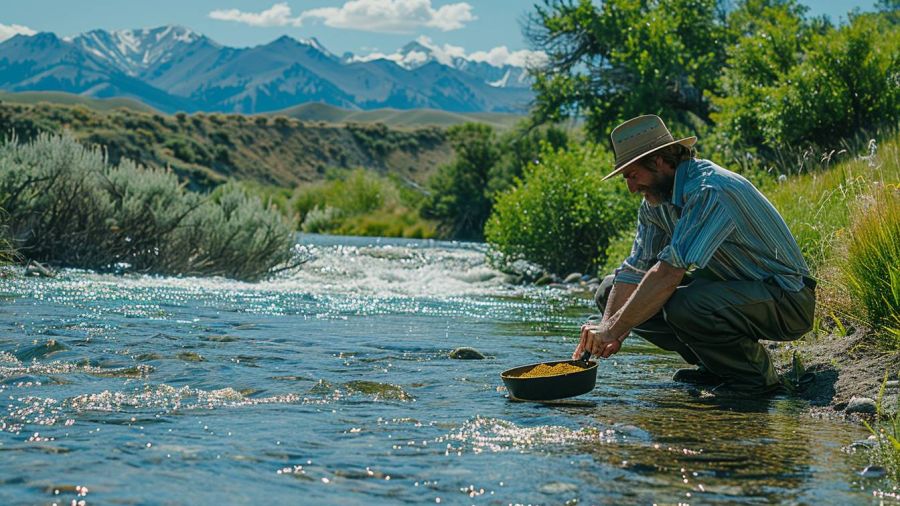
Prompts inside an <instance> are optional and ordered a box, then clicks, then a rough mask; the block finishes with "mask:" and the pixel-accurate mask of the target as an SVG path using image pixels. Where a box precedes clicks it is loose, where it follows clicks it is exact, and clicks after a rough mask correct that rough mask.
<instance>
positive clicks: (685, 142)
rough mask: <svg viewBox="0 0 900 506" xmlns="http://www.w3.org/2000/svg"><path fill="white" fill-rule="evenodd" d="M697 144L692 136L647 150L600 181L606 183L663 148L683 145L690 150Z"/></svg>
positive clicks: (617, 167)
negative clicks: (626, 168)
mask: <svg viewBox="0 0 900 506" xmlns="http://www.w3.org/2000/svg"><path fill="white" fill-rule="evenodd" d="M696 143H697V137H696V136H693V135H692V136H690V137H685V138H684V139H678V140H677V141H672V142H667V143H666V144H663V145H662V146H656V147H655V148H653V149H650V150H647V151H646V152H644V153H641V154H639V155H637V156H635V157H634V158H632V159H631V160H628V161H627V162H623V163H620V164H617V165H616V167H615V170H613V171H612V172H610V173H609V174H607V175H606V176H604V178H603V179H601V180H600V181H606V180H607V179H609V178H611V177H613V176H615V175H616V174H618V173H620V172H622V170H623V169H624V168H625V167H628V166H629V165H631V164H632V163H634V162H636V161H638V160H640V159H641V158H643V157H645V156H647V155H649V154H650V153H653V152H655V151H659V150H660V149H662V148H666V147H669V146H671V145H673V144H681V145H682V146H684V147H688V148H689V147H692V146H693V145H694V144H696Z"/></svg>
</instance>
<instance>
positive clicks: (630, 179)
mask: <svg viewBox="0 0 900 506" xmlns="http://www.w3.org/2000/svg"><path fill="white" fill-rule="evenodd" d="M656 160H657V161H656V170H650V169H648V168H647V167H644V166H643V165H641V164H639V163H632V164H631V165H629V166H627V167H625V169H624V170H623V171H622V177H624V178H625V183H626V184H628V191H630V192H631V193H641V194H642V195H643V196H644V199H645V200H646V201H647V202H648V203H650V204H651V205H654V206H655V205H659V204H661V203H663V202H665V201H667V200H669V199H670V198H672V188H674V187H675V171H674V170H672V169H671V168H670V167H668V166H667V165H665V164H664V163H661V161H662V160H661V159H660V158H658V157H657V158H656Z"/></svg>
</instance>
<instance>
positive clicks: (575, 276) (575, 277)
mask: <svg viewBox="0 0 900 506" xmlns="http://www.w3.org/2000/svg"><path fill="white" fill-rule="evenodd" d="M579 281H581V273H580V272H573V273H572V274H569V275H568V276H566V279H564V280H563V283H578V282H579Z"/></svg>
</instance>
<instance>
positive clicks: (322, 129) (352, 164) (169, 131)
mask: <svg viewBox="0 0 900 506" xmlns="http://www.w3.org/2000/svg"><path fill="white" fill-rule="evenodd" d="M48 99H49V100H54V101H55V102H56V103H50V102H48ZM60 102H68V103H67V104H64V103H60ZM143 107H146V106H143ZM143 107H142V106H141V104H139V103H137V102H133V101H130V100H116V101H112V100H110V101H106V100H96V99H86V98H83V97H77V96H74V95H67V94H58V93H52V94H51V93H35V94H15V95H10V94H4V95H2V97H0V136H4V137H7V136H10V135H12V134H15V135H16V136H17V137H18V138H19V140H20V141H28V140H30V139H32V138H34V137H35V136H36V135H37V134H38V133H40V132H44V131H46V132H52V133H60V132H62V131H68V132H69V133H70V134H71V135H72V136H73V137H75V138H76V139H77V140H79V141H82V142H84V143H86V144H89V145H90V144H96V145H101V146H104V148H105V149H106V150H107V152H108V156H109V159H110V161H111V162H112V163H117V162H118V160H119V159H121V158H122V157H127V158H131V159H133V160H135V161H137V162H139V163H142V164H145V165H150V166H157V167H171V168H172V169H173V170H174V171H175V172H176V173H177V174H179V176H180V177H182V178H183V179H185V180H187V181H189V182H190V183H191V186H192V187H194V188H203V187H208V186H212V185H215V184H219V183H221V182H224V181H225V180H226V179H227V178H236V179H240V180H250V181H254V182H258V183H261V184H265V185H276V186H283V187H292V186H295V185H297V184H299V183H302V182H308V181H316V180H320V179H322V178H323V177H324V175H325V173H326V171H327V169H329V168H356V167H363V168H366V169H371V170H374V171H376V172H379V173H382V174H386V173H393V174H397V175H399V176H400V177H402V178H404V179H409V180H412V181H415V182H417V183H423V182H424V181H425V180H426V179H427V178H428V176H429V175H430V174H431V173H432V172H433V171H434V169H435V168H436V167H438V166H439V165H441V164H444V163H446V162H448V161H449V160H450V159H451V158H452V156H453V152H452V148H451V147H450V145H449V143H448V142H447V140H446V136H445V133H444V130H443V129H441V128H438V127H435V126H430V127H418V128H413V127H408V128H403V129H398V128H389V127H388V126H386V125H385V124H383V123H356V122H346V123H325V122H322V121H315V122H312V121H301V120H298V119H293V118H288V117H286V116H283V115H280V116H244V115H239V114H228V115H226V114H204V113H196V114H190V115H187V114H184V113H178V114H175V115H165V114H161V113H158V112H153V111H152V109H151V110H143ZM147 109H149V108H147Z"/></svg>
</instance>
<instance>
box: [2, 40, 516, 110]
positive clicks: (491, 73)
mask: <svg viewBox="0 0 900 506" xmlns="http://www.w3.org/2000/svg"><path fill="white" fill-rule="evenodd" d="M398 55H399V56H400V59H399V60H398V61H393V60H388V59H366V58H361V57H357V56H355V55H353V54H352V53H347V54H344V55H342V56H336V55H334V54H332V53H331V52H330V51H328V50H327V49H325V48H324V47H323V46H322V44H320V43H319V41H317V40H316V39H314V38H312V39H308V40H306V39H295V38H291V37H288V36H283V37H281V38H278V39H276V40H274V41H272V42H270V43H268V44H264V45H259V46H254V47H248V48H233V47H227V46H223V45H220V44H218V43H216V42H215V41H213V40H211V39H209V38H208V37H206V36H204V35H201V34H198V33H196V32H193V31H191V30H189V29H186V28H183V27H178V26H163V27H158V28H151V29H137V30H117V31H105V30H93V31H90V32H87V33H83V34H80V35H78V36H75V37H71V38H61V37H58V36H57V35H55V34H53V33H49V32H43V33H38V34H35V35H31V36H28V35H16V36H14V37H12V38H10V39H8V40H6V41H4V42H2V43H0V89H2V90H5V91H11V92H16V91H63V92H68V93H74V94H79V95H84V96H90V97H96V98H111V97H128V98H134V99H137V100H140V101H141V102H144V103H146V104H148V105H150V106H152V107H154V108H156V109H159V110H161V111H164V112H176V111H185V112H194V111H210V112H212V111H216V112H238V113H248V114H249V113H260V112H271V111H277V110H280V109H284V108H288V107H292V106H296V105H299V104H303V103H310V102H320V103H325V104H330V105H333V106H337V107H341V108H345V109H351V110H370V109H378V108H395V109H417V108H431V109H439V110H445V111H453V112H512V113H522V112H525V111H526V110H527V108H528V106H529V104H530V102H531V100H532V98H533V94H532V92H531V89H530V87H529V84H530V82H529V80H528V74H527V71H526V70H525V69H524V68H522V67H515V66H512V65H504V66H494V65H491V64H489V63H486V62H474V61H470V60H466V59H464V58H458V57H457V58H452V59H451V60H449V61H448V60H447V59H446V58H442V59H440V60H439V59H438V58H437V57H436V55H435V54H434V52H433V51H431V49H429V48H428V47H426V46H424V45H422V44H420V43H418V42H412V43H410V44H407V46H405V47H404V48H402V49H401V50H400V51H399V52H398Z"/></svg>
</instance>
